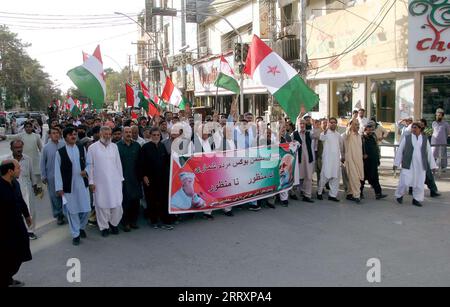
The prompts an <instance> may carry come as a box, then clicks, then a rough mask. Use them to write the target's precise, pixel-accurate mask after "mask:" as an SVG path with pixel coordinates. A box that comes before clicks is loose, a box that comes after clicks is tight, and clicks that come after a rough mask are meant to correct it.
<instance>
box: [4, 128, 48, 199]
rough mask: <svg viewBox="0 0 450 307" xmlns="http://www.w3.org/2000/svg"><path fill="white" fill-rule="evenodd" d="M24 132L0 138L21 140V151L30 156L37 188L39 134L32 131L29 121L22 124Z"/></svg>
mask: <svg viewBox="0 0 450 307" xmlns="http://www.w3.org/2000/svg"><path fill="white" fill-rule="evenodd" d="M24 129H25V132H22V133H19V134H14V135H7V136H0V140H1V139H5V140H6V139H7V140H22V141H23V144H24V146H23V153H24V154H25V155H27V156H28V157H30V159H31V161H32V168H33V177H34V178H33V182H34V183H35V184H36V187H37V190H36V191H38V190H39V188H40V182H41V166H40V161H41V158H40V157H41V156H40V153H41V151H42V141H41V137H40V135H39V134H37V133H34V132H33V124H32V123H31V122H30V121H27V122H25V124H24Z"/></svg>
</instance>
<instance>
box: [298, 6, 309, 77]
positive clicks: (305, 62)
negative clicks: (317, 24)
mask: <svg viewBox="0 0 450 307" xmlns="http://www.w3.org/2000/svg"><path fill="white" fill-rule="evenodd" d="M300 3H301V12H300V67H301V68H300V73H301V77H302V78H303V80H304V81H305V82H306V75H307V72H308V70H307V67H308V59H307V52H306V0H301V1H300Z"/></svg>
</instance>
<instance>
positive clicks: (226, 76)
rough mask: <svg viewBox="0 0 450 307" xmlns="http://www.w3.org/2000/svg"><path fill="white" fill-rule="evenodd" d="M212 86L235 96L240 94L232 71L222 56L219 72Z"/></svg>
mask: <svg viewBox="0 0 450 307" xmlns="http://www.w3.org/2000/svg"><path fill="white" fill-rule="evenodd" d="M214 85H215V86H216V87H221V88H224V89H227V90H229V91H232V92H233V93H236V94H239V92H240V88H239V83H238V82H237V80H236V78H235V77H234V72H233V69H232V68H231V66H230V64H229V63H228V62H227V60H226V59H225V58H224V56H223V55H222V56H221V57H220V72H219V76H218V77H217V79H216V82H215V83H214Z"/></svg>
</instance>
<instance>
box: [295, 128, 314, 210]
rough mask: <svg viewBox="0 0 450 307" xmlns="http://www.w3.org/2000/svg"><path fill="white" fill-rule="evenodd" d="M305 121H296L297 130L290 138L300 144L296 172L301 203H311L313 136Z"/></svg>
mask: <svg viewBox="0 0 450 307" xmlns="http://www.w3.org/2000/svg"><path fill="white" fill-rule="evenodd" d="M306 125H307V121H306V120H304V119H299V120H298V128H297V130H295V131H294V133H293V134H292V138H293V139H294V140H295V141H297V142H298V143H299V144H300V147H299V150H298V162H299V164H298V165H299V167H300V169H299V170H298V172H299V174H297V175H299V179H300V182H301V191H302V192H303V201H304V202H308V203H313V202H314V201H313V200H312V199H311V194H312V175H313V172H314V150H313V148H314V141H315V138H314V135H313V133H312V132H311V130H307V128H306Z"/></svg>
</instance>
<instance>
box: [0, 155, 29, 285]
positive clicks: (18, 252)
mask: <svg viewBox="0 0 450 307" xmlns="http://www.w3.org/2000/svg"><path fill="white" fill-rule="evenodd" d="M0 170H1V178H0V195H1V197H2V201H1V206H0V210H1V212H0V244H1V246H2V248H3V251H2V261H0V268H1V269H0V276H1V277H0V278H1V281H0V282H1V284H0V287H10V286H12V287H20V286H23V285H24V283H23V282H20V281H17V280H14V279H13V276H14V275H15V274H16V273H17V272H18V271H19V268H20V266H21V265H22V262H26V261H30V260H31V258H32V257H31V251H30V241H29V238H28V231H27V228H26V227H25V223H24V221H23V218H25V220H26V222H27V225H28V226H30V225H31V224H32V219H31V216H30V213H29V212H28V208H27V205H26V203H25V201H24V200H23V198H22V192H21V191H20V186H19V183H18V182H17V181H16V178H18V177H19V175H20V165H19V163H18V162H17V161H15V160H6V161H3V163H2V164H1V166H0Z"/></svg>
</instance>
